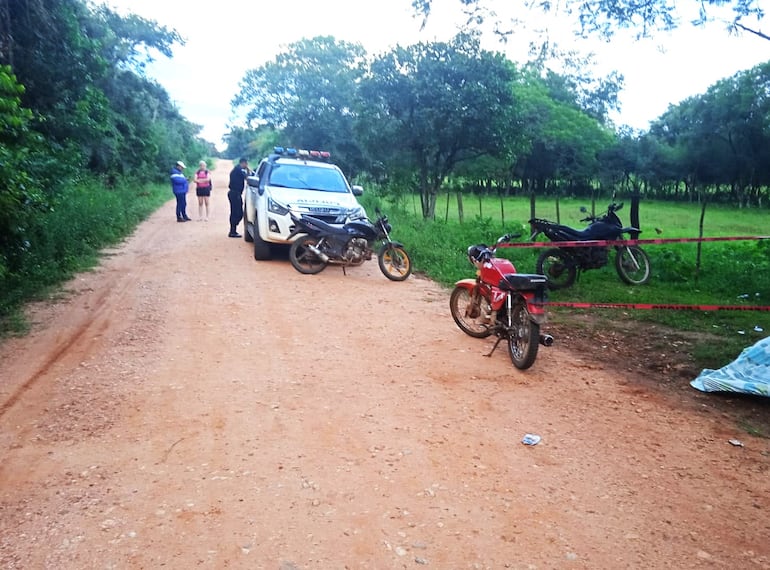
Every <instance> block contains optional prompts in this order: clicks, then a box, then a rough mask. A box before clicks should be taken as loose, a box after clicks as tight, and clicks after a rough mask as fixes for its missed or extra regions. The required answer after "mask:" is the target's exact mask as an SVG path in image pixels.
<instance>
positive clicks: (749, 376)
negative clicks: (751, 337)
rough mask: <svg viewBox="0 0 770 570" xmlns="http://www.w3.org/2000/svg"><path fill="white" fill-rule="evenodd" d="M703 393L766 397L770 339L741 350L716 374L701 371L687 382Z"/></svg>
mask: <svg viewBox="0 0 770 570" xmlns="http://www.w3.org/2000/svg"><path fill="white" fill-rule="evenodd" d="M690 385H691V386H692V387H693V388H697V389H698V390H701V391H703V392H740V393H742V394H754V395H756V396H770V337H767V338H764V339H762V340H760V341H759V342H757V343H756V344H754V345H753V346H750V347H748V348H746V349H744V351H743V352H741V354H740V356H739V357H738V358H736V359H735V360H733V361H732V362H731V363H730V364H728V365H727V366H723V367H722V368H720V369H719V370H709V369H705V370H704V371H703V372H701V373H700V374H699V375H698V377H697V378H696V379H695V380H693V381H692V382H690Z"/></svg>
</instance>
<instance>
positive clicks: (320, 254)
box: [307, 245, 329, 263]
mask: <svg viewBox="0 0 770 570" xmlns="http://www.w3.org/2000/svg"><path fill="white" fill-rule="evenodd" d="M307 248H308V249H309V250H310V251H312V252H313V253H314V254H316V255H317V256H318V257H319V258H320V259H321V261H323V262H324V263H326V262H327V261H329V256H328V255H326V254H325V253H324V252H323V251H321V250H320V249H318V248H317V247H316V246H314V245H308V246H307Z"/></svg>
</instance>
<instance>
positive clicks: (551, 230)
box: [529, 202, 650, 289]
mask: <svg viewBox="0 0 770 570" xmlns="http://www.w3.org/2000/svg"><path fill="white" fill-rule="evenodd" d="M622 207H623V203H622V202H621V203H620V204H616V203H614V202H613V203H612V204H610V205H609V206H608V207H607V212H605V213H604V214H602V215H600V216H594V215H592V214H589V215H588V216H587V217H585V218H583V219H582V220H580V221H581V222H589V225H588V227H586V228H584V229H582V230H576V229H574V228H571V227H569V226H564V225H561V224H557V223H555V222H551V221H548V220H543V219H540V218H532V219H531V220H529V224H530V226H531V228H532V234H531V236H530V240H532V241H534V240H535V238H536V237H537V236H538V235H539V234H541V233H542V234H544V235H545V236H546V237H547V238H548V239H549V240H551V241H553V242H557V243H558V242H560V241H592V240H612V241H614V240H622V239H624V238H623V234H630V233H633V234H634V235H638V234H639V233H640V232H641V230H639V229H638V228H633V227H623V223H622V222H621V221H620V218H619V217H618V215H617V213H616V212H617V211H618V210H620V209H621V208H622ZM580 211H581V212H583V213H585V212H587V210H586V208H585V207H583V208H580ZM610 247H612V248H614V249H615V269H616V270H617V272H618V276H619V277H620V279H622V280H623V281H624V282H625V283H627V284H629V285H642V284H644V283H647V281H649V280H650V258H649V257H648V256H647V253H646V252H645V251H644V250H643V249H642V248H641V247H639V246H637V245H613V246H607V245H596V246H589V247H579V246H578V247H556V248H551V249H546V250H544V251H543V252H542V253H541V254H540V255H539V256H538V258H537V263H536V265H535V267H536V271H537V272H538V273H542V274H543V275H545V276H546V277H547V278H548V287H549V288H550V289H563V288H566V287H570V286H571V285H572V284H573V283H574V282H575V280H576V278H577V276H578V274H579V272H580V271H583V270H586V269H599V268H601V267H604V266H605V265H607V264H608V263H609V252H610Z"/></svg>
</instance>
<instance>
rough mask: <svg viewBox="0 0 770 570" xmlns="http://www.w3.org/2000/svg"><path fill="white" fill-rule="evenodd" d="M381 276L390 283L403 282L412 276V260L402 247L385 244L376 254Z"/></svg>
mask: <svg viewBox="0 0 770 570" xmlns="http://www.w3.org/2000/svg"><path fill="white" fill-rule="evenodd" d="M377 264H378V265H379V266H380V271H382V274H383V275H384V276H385V277H387V278H388V279H390V280H391V281H404V280H406V279H407V278H408V277H409V276H410V275H411V274H412V260H411V259H409V254H408V253H407V252H406V250H405V249H404V248H403V247H400V246H396V245H392V244H385V245H384V246H382V248H381V249H380V251H379V253H378V254H377Z"/></svg>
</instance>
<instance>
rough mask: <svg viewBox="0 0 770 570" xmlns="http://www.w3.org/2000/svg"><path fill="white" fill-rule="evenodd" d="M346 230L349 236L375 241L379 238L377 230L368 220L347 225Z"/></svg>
mask: <svg viewBox="0 0 770 570" xmlns="http://www.w3.org/2000/svg"><path fill="white" fill-rule="evenodd" d="M345 229H346V230H347V231H348V233H349V234H352V235H360V236H363V237H364V238H366V239H367V240H373V239H374V238H376V237H377V230H376V228H375V227H374V226H373V225H372V224H371V223H370V222H368V221H366V220H353V221H351V222H348V223H347V224H345Z"/></svg>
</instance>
